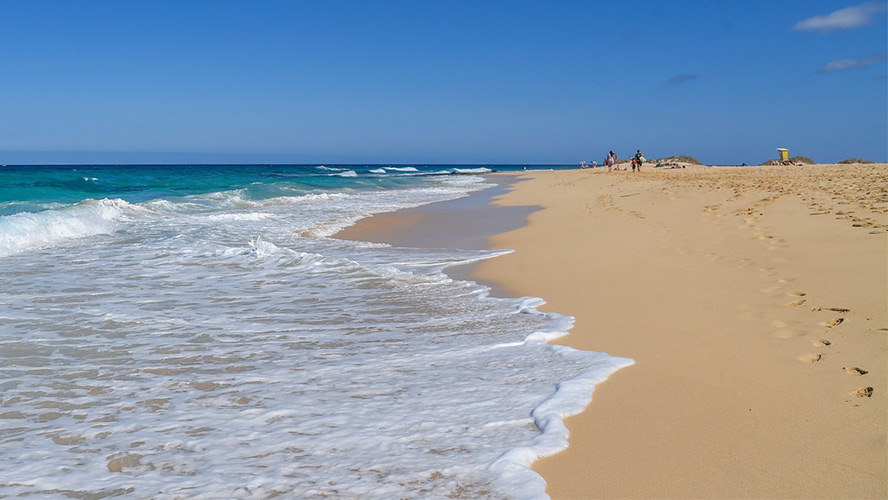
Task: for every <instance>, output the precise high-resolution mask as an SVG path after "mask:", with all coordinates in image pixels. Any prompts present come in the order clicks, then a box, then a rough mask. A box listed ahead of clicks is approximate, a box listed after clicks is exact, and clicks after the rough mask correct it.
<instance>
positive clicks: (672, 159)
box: [654, 155, 702, 165]
mask: <svg viewBox="0 0 888 500" xmlns="http://www.w3.org/2000/svg"><path fill="white" fill-rule="evenodd" d="M654 162H656V163H687V164H689V165H702V163H700V161H699V160H697V159H696V158H694V157H693V156H688V155H681V156H669V157H667V158H660V159H658V160H654Z"/></svg>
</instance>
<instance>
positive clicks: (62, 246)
mask: <svg viewBox="0 0 888 500" xmlns="http://www.w3.org/2000/svg"><path fill="white" fill-rule="evenodd" d="M523 168H525V167H524V166H520V165H519V166H506V167H503V166H496V167H490V166H441V165H434V166H413V165H366V166H357V165H336V166H320V165H317V166H316V165H310V166H305V165H295V166H281V165H273V166H257V165H232V166H221V165H215V166H187V165H179V166H127V165H124V166H82V165H77V166H13V167H9V166H7V167H0V390H2V392H0V464H2V465H0V471H2V473H0V497H3V496H10V497H12V496H17V495H31V496H38V497H47V498H50V497H75V498H102V497H105V496H111V495H125V496H132V497H136V498H269V497H273V496H276V495H284V497H285V498H323V497H334V498H453V497H464V498H545V493H544V487H545V484H544V482H543V481H542V479H541V478H540V477H539V476H538V475H536V474H535V473H534V472H532V471H531V470H530V469H529V467H528V466H529V464H530V463H531V462H532V461H533V460H534V459H535V458H537V457H539V456H541V455H544V454H549V453H552V452H554V451H557V450H558V449H561V448H563V447H564V446H566V441H565V437H566V431H565V430H564V428H563V426H562V425H561V418H562V417H563V416H564V415H566V414H570V413H574V412H577V411H579V410H580V409H582V408H583V406H584V405H585V404H586V403H587V402H588V400H589V397H590V395H591V391H592V388H593V387H594V384H595V383H597V382H599V381H600V380H603V379H604V378H606V377H607V376H608V375H609V374H610V373H611V372H613V371H614V370H616V369H618V368H620V367H622V366H625V365H626V364H628V363H631V360H626V359H620V358H614V357H611V356H607V355H605V354H601V353H591V352H581V351H575V350H572V349H568V348H565V347H558V346H549V345H547V344H546V343H545V341H546V340H548V339H550V338H554V337H557V336H560V335H563V334H565V332H566V330H567V329H568V328H569V327H570V325H571V322H572V319H571V318H570V317H567V316H562V315H557V314H552V313H540V312H539V311H537V310H536V307H537V306H538V305H539V304H540V303H541V300H540V299H537V298H532V297H524V298H519V299H500V298H493V297H490V296H489V295H488V290H487V289H486V288H485V287H483V286H480V285H478V284H475V283H472V282H466V281H459V280H452V279H450V278H448V277H447V276H446V275H445V274H443V272H442V270H443V269H444V268H445V267H447V266H448V265H453V264H459V263H464V262H470V261H474V260H478V259H484V258H490V257H493V256H495V255H498V254H499V253H501V251H479V250H469V249H465V250H462V249H414V248H396V247H391V246H388V245H380V244H372V243H364V242H351V241H341V240H336V239H332V238H330V237H329V236H330V235H332V234H335V233H336V232H338V231H339V230H340V229H342V228H344V227H347V226H349V225H351V224H353V223H354V222H355V221H357V220H360V219H361V218H364V217H368V216H371V215H372V214H375V213H381V212H388V211H393V210H397V209H400V208H406V207H413V206H419V205H423V204H427V203H433V202H437V201H443V200H448V199H455V198H459V197H462V196H466V195H467V194H468V193H470V192H473V191H478V190H482V189H486V188H487V187H490V186H491V183H490V182H489V181H488V180H486V179H485V178H484V177H483V176H481V175H454V172H456V173H463V174H475V173H483V172H486V171H489V170H492V169H496V170H520V169H523ZM527 168H539V167H527ZM546 168H549V167H546Z"/></svg>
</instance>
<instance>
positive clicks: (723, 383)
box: [475, 164, 888, 499]
mask: <svg viewBox="0 0 888 500" xmlns="http://www.w3.org/2000/svg"><path fill="white" fill-rule="evenodd" d="M886 174H888V168H886V165H884V164H881V165H875V166H872V165H869V166H867V165H851V166H844V165H841V166H840V165H814V166H804V167H750V168H703V167H699V168H687V169H674V170H673V169H670V170H666V169H649V170H647V171H644V172H642V173H635V174H633V173H628V172H615V173H606V172H603V171H602V170H598V171H591V170H576V171H551V172H528V173H526V174H523V175H521V179H523V182H519V183H517V184H515V185H514V186H513V187H512V190H511V191H510V192H509V193H507V194H505V195H501V196H499V197H498V198H497V203H498V204H500V205H505V206H521V205H539V206H542V207H543V209H542V210H540V211H537V212H535V213H533V214H531V215H530V216H529V223H528V225H526V226H525V227H522V228H519V229H516V230H513V231H510V232H507V233H504V234H500V235H497V236H495V237H493V238H492V240H491V245H492V246H493V247H495V248H511V249H515V252H514V253H511V254H508V255H504V256H501V257H497V258H495V259H490V260H486V261H483V262H481V263H480V264H479V265H478V266H477V267H476V269H475V275H476V276H477V277H479V278H481V279H484V280H490V281H494V282H498V283H500V285H502V287H503V289H504V290H507V291H508V292H510V293H512V294H515V295H533V296H539V297H543V298H544V299H545V300H546V301H547V304H546V305H545V306H544V307H542V308H541V309H543V310H551V311H556V312H559V313H562V314H570V315H574V316H576V325H575V327H574V328H573V329H572V330H571V333H570V335H569V336H567V337H564V338H562V339H559V341H558V342H562V343H564V344H567V345H570V346H573V347H576V348H579V349H587V350H594V351H602V352H607V353H609V354H612V355H616V356H625V357H630V358H633V359H634V360H635V362H636V363H635V365H634V366H631V367H628V368H625V369H623V370H620V371H619V372H617V373H616V374H614V375H612V376H611V377H610V378H609V379H608V380H607V381H606V382H605V383H603V384H601V385H599V386H598V387H597V388H596V389H595V394H594V396H593V401H592V403H591V404H590V406H589V407H588V408H587V410H586V411H585V412H584V413H582V414H580V415H577V416H574V417H570V418H568V419H567V425H568V427H569V428H570V431H571V436H570V447H569V448H568V449H567V450H566V451H565V452H562V453H559V454H557V455H554V456H552V457H549V458H545V459H543V460H540V461H538V462H537V463H536V464H535V469H536V470H537V471H538V472H540V473H541V474H542V475H543V476H544V477H545V478H546V481H547V483H548V489H547V491H548V493H549V494H550V495H551V496H552V497H553V498H556V499H558V498H778V497H779V498H885V497H886V495H888V486H886V481H888V479H886V478H888V464H886V448H888V446H886V441H888V440H886V420H888V419H886V407H888V405H886V401H888V399H886V395H888V383H886V378H888V374H886V366H888V363H886V361H888V314H886V307H888V306H886V300H888V299H886V298H888V290H886V286H888V269H886V265H888V233H886V227H888V215H886V214H888V180H886V179H888V175H886Z"/></svg>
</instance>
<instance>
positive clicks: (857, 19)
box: [791, 2, 888, 62]
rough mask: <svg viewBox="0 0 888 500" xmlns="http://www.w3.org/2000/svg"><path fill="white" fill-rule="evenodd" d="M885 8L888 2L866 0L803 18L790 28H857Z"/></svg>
mask: <svg viewBox="0 0 888 500" xmlns="http://www.w3.org/2000/svg"><path fill="white" fill-rule="evenodd" d="M886 9H888V2H868V3H864V4H860V5H855V6H853V7H845V8H844V9H839V10H837V11H835V12H833V13H832V14H828V15H825V16H816V17H810V18H808V19H804V20H802V21H799V22H798V23H796V24H795V26H793V27H792V28H791V29H793V30H797V31H818V32H820V33H828V32H830V31H837V30H845V29H851V28H859V27H861V26H866V25H867V24H869V23H871V22H872V20H873V18H874V17H875V16H876V15H877V14H879V13H880V12H883V11H885V10H886ZM837 62H838V61H837Z"/></svg>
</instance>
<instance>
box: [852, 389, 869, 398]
mask: <svg viewBox="0 0 888 500" xmlns="http://www.w3.org/2000/svg"><path fill="white" fill-rule="evenodd" d="M851 395H852V396H855V397H858V398H871V397H873V388H872V387H861V388H860V389H857V390H856V391H854V392H852V393H851Z"/></svg>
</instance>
